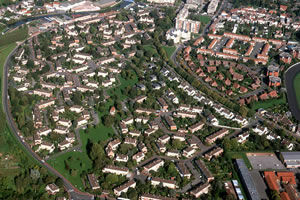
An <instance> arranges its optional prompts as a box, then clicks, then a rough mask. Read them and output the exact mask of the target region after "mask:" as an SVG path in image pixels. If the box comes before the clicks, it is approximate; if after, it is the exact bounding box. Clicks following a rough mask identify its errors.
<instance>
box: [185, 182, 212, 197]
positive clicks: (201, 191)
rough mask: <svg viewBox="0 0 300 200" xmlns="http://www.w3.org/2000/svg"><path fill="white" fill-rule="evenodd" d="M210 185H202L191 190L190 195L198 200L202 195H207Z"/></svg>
mask: <svg viewBox="0 0 300 200" xmlns="http://www.w3.org/2000/svg"><path fill="white" fill-rule="evenodd" d="M209 188H210V184H209V183H204V184H202V185H200V186H198V187H196V188H195V189H193V190H192V191H191V192H190V194H191V195H193V196H194V197H195V198H199V197H200V196H201V195H202V194H207V193H208V192H209Z"/></svg>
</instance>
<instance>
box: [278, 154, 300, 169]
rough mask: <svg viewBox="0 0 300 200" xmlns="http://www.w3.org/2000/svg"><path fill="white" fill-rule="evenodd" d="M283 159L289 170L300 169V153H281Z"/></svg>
mask: <svg viewBox="0 0 300 200" xmlns="http://www.w3.org/2000/svg"><path fill="white" fill-rule="evenodd" d="M281 159H282V162H283V163H284V164H285V166H286V167H287V168H298V167H300V151H293V152H281Z"/></svg>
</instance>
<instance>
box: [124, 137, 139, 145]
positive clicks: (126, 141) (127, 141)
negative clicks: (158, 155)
mask: <svg viewBox="0 0 300 200" xmlns="http://www.w3.org/2000/svg"><path fill="white" fill-rule="evenodd" d="M124 144H130V145H133V146H135V147H136V145H137V140H136V139H134V138H129V137H127V138H125V140H124Z"/></svg>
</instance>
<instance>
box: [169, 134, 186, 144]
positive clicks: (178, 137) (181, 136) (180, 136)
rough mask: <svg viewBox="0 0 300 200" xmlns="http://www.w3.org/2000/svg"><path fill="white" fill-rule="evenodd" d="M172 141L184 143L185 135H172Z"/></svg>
mask: <svg viewBox="0 0 300 200" xmlns="http://www.w3.org/2000/svg"><path fill="white" fill-rule="evenodd" d="M172 139H173V140H179V141H181V142H184V141H185V135H184V134H178V133H177V134H173V136H172Z"/></svg>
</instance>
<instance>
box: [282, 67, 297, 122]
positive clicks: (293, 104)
mask: <svg viewBox="0 0 300 200" xmlns="http://www.w3.org/2000/svg"><path fill="white" fill-rule="evenodd" d="M298 73H300V62H299V63H296V64H294V65H292V66H291V67H290V68H288V69H287V70H286V72H285V74H284V80H285V87H286V89H287V98H288V104H289V108H290V111H291V112H292V114H293V116H294V117H295V118H296V119H297V120H299V121H300V109H299V106H298V101H297V97H296V93H295V87H294V78H295V76H296V75H297V74H298Z"/></svg>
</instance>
